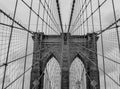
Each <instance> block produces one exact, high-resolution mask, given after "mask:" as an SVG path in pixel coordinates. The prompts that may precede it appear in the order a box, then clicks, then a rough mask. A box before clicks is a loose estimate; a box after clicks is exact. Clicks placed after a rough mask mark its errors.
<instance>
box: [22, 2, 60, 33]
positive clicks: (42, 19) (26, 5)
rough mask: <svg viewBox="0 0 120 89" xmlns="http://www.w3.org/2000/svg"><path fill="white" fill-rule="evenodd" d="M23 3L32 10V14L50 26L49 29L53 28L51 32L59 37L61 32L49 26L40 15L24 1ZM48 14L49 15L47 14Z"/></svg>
mask: <svg viewBox="0 0 120 89" xmlns="http://www.w3.org/2000/svg"><path fill="white" fill-rule="evenodd" d="M22 2H23V3H24V4H25V5H26V6H27V7H28V8H29V9H31V10H32V12H33V13H34V14H35V15H37V16H39V18H40V19H41V20H42V21H43V22H44V23H45V24H47V25H48V26H49V28H51V30H53V31H54V32H55V33H57V34H58V35H59V32H58V31H56V30H55V29H54V28H53V27H51V26H50V24H48V23H47V22H46V21H45V20H44V19H43V18H42V17H41V16H40V15H39V14H37V13H36V12H35V11H34V10H33V9H32V8H31V7H30V6H29V5H28V4H27V3H26V2H25V1H24V0H22ZM47 14H48V13H47Z"/></svg>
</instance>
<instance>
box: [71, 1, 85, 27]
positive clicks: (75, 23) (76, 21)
mask: <svg viewBox="0 0 120 89" xmlns="http://www.w3.org/2000/svg"><path fill="white" fill-rule="evenodd" d="M79 1H81V0H79ZM85 4H86V0H85V1H84V4H83V5H81V4H80V6H81V8H80V11H79V13H78V15H77V17H76V18H75V21H74V22H73V27H72V29H74V28H75V26H76V25H77V23H78V21H79V20H80V19H79V18H78V17H79V16H81V15H82V14H83V13H84V9H83V7H84V6H85ZM80 13H81V14H80Z"/></svg>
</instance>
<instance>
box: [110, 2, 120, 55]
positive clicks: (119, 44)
mask: <svg viewBox="0 0 120 89" xmlns="http://www.w3.org/2000/svg"><path fill="white" fill-rule="evenodd" d="M112 6H113V13H114V20H115V22H117V17H116V12H115V5H114V0H112ZM115 27H116V33H117V41H118V47H119V54H120V36H119V31H118V24H117V23H115Z"/></svg>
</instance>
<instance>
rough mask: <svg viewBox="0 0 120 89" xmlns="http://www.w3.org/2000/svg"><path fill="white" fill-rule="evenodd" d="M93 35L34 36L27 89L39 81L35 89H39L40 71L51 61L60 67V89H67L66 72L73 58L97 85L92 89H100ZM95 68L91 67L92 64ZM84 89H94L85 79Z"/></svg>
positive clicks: (95, 41) (42, 76) (37, 34)
mask: <svg viewBox="0 0 120 89" xmlns="http://www.w3.org/2000/svg"><path fill="white" fill-rule="evenodd" d="M97 39H98V37H97V36H96V33H91V34H87V35H86V36H78V35H71V34H70V33H61V34H60V35H44V33H34V36H33V40H34V54H33V65H34V66H33V68H32V71H31V84H30V89H32V88H33V87H34V85H33V84H34V82H35V81H36V80H39V79H40V80H39V83H38V84H39V86H38V87H39V88H38V89H43V83H44V82H43V80H44V73H43V71H44V69H45V67H46V64H47V62H48V61H49V60H50V58H51V57H53V56H54V57H55V58H56V59H57V61H58V63H59V64H60V67H61V89H69V68H70V65H71V63H72V62H73V60H74V59H75V57H79V58H80V59H81V61H82V62H83V64H84V66H85V69H86V72H87V74H89V76H90V78H91V79H92V80H94V81H96V82H97V86H96V89H100V82H99V71H98V66H97V65H98V60H97V55H96V52H97V44H96V43H97ZM93 62H94V63H95V64H94V63H93ZM86 80H87V81H86V85H87V89H94V87H93V86H92V85H91V82H90V80H89V78H88V77H87V76H86Z"/></svg>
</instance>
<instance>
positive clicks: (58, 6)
mask: <svg viewBox="0 0 120 89" xmlns="http://www.w3.org/2000/svg"><path fill="white" fill-rule="evenodd" d="M56 4H57V10H58V15H59V20H60V26H61V30H62V33H63V25H62V19H61V13H60V5H59V0H56Z"/></svg>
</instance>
